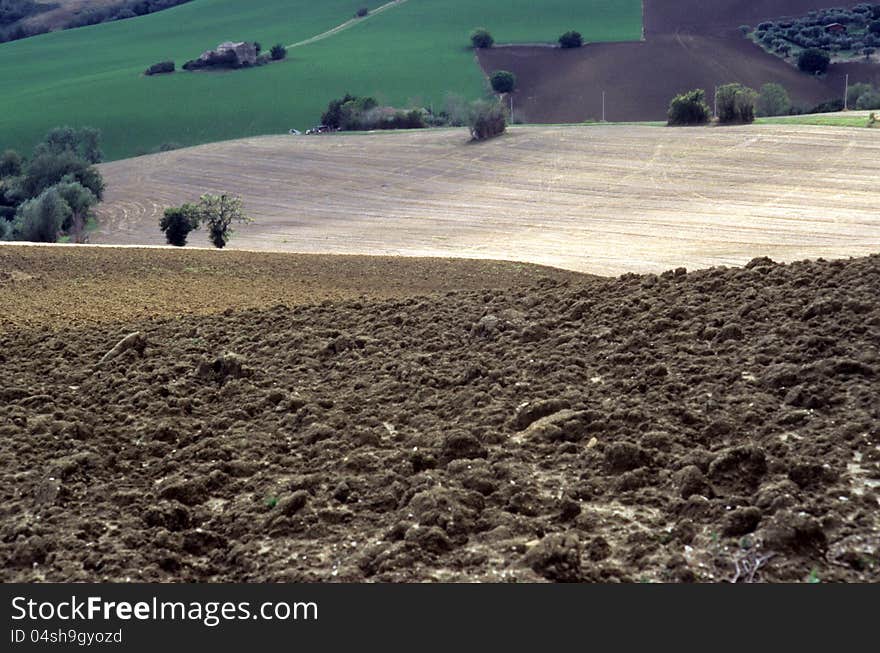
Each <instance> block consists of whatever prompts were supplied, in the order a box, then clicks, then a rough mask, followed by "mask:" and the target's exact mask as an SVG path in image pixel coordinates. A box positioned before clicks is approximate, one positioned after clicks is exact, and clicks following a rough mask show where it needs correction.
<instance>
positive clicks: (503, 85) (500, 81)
mask: <svg viewBox="0 0 880 653" xmlns="http://www.w3.org/2000/svg"><path fill="white" fill-rule="evenodd" d="M489 81H490V82H491V84H492V90H493V91H495V92H496V93H512V92H513V89H515V88H516V75H514V74H513V73H512V72H510V71H509V70H496V71H495V72H494V73H492V75H491V76H490V77H489Z"/></svg>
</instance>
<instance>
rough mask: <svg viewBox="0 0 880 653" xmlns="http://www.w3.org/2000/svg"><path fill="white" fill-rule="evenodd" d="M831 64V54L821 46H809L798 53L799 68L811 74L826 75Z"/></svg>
mask: <svg viewBox="0 0 880 653" xmlns="http://www.w3.org/2000/svg"><path fill="white" fill-rule="evenodd" d="M830 64H831V57H830V55H829V54H828V53H827V52H825V51H824V50H820V49H819V48H807V49H806V50H804V51H802V52H801V53H800V54H799V55H798V60H797V65H798V69H799V70H801V71H802V72H805V73H810V74H811V75H824V74H825V73H826V72H827V71H828V66H829V65H830Z"/></svg>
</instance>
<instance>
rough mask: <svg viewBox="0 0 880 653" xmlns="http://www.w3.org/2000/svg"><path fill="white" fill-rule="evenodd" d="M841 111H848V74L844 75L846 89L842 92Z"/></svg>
mask: <svg viewBox="0 0 880 653" xmlns="http://www.w3.org/2000/svg"><path fill="white" fill-rule="evenodd" d="M843 110H844V111H849V73H847V75H846V88H845V89H844V91H843Z"/></svg>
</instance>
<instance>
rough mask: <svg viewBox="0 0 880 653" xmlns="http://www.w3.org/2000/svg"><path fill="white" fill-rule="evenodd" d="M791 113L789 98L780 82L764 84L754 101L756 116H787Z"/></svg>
mask: <svg viewBox="0 0 880 653" xmlns="http://www.w3.org/2000/svg"><path fill="white" fill-rule="evenodd" d="M789 113H791V98H790V97H789V95H788V91H786V90H785V87H784V86H782V85H781V84H772V83H771V84H764V85H763V86H762V87H761V90H760V92H759V93H758V98H757V100H756V101H755V114H756V115H758V116H787V115H788V114H789Z"/></svg>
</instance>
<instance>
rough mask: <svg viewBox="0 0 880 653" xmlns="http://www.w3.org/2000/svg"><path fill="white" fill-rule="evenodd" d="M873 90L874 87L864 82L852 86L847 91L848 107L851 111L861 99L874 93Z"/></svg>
mask: <svg viewBox="0 0 880 653" xmlns="http://www.w3.org/2000/svg"><path fill="white" fill-rule="evenodd" d="M873 90H874V87H873V86H871V85H870V84H866V83H864V82H860V83H858V84H850V86H849V88H848V89H847V90H846V103H847V105H848V106H849V108H850V109H852V108H853V107H855V106H856V105H857V104H858V102H859V98H860V97H862V96H863V95H865V94H866V93H870V92H872V91H873Z"/></svg>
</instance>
